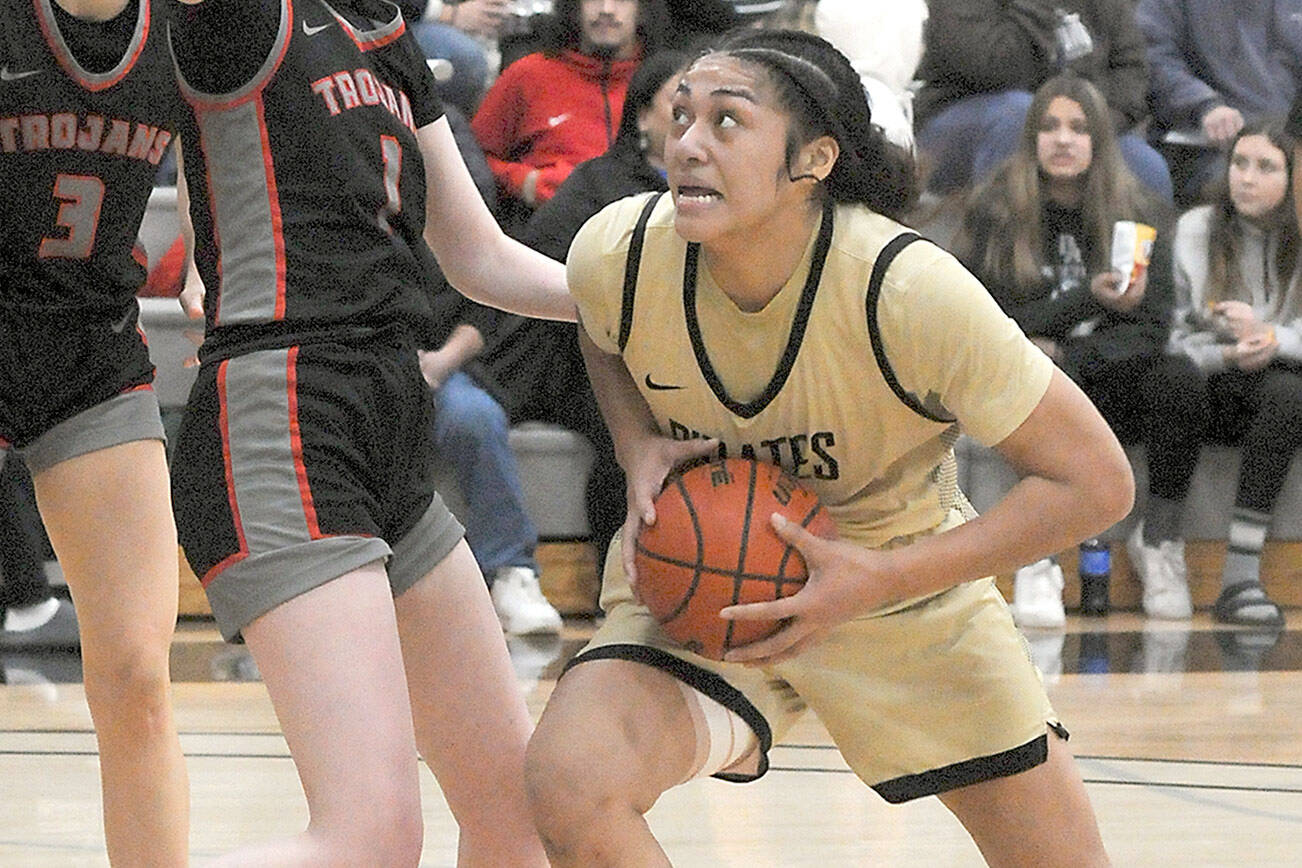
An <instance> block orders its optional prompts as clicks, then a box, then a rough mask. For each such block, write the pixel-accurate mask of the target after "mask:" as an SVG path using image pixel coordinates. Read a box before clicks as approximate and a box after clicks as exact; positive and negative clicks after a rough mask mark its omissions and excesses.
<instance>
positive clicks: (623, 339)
mask: <svg viewBox="0 0 1302 868" xmlns="http://www.w3.org/2000/svg"><path fill="white" fill-rule="evenodd" d="M662 196H664V192H663V191H662V192H660V193H656V194H655V195H654V196H652V197H651V199H650V201H648V202H647V203H646V205H644V206H643V208H642V213H641V214H640V215H638V218H637V225H636V226H634V227H633V237H632V239H630V240H629V242H628V259H626V260H624V300H623V301H622V302H621V305H622V307H620V309H619V351H620V352H621V353H622V352H623V351H624V347H625V346H626V345H627V344H628V333H629V332H631V331H632V330H633V298H634V296H636V295H637V274H638V271H640V270H641V268H642V241H643V239H645V238H646V224H647V222H648V221H649V220H650V219H651V212H652V211H654V210H655V209H656V205H658V204H659V203H660V197H662ZM652 388H655V387H654V386H652Z"/></svg>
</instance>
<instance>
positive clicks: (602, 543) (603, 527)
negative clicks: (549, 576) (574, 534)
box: [493, 323, 627, 563]
mask: <svg viewBox="0 0 1302 868" xmlns="http://www.w3.org/2000/svg"><path fill="white" fill-rule="evenodd" d="M534 328H538V326H534ZM542 329H547V330H548V334H547V341H546V342H545V344H543V345H544V346H545V347H546V349H545V350H541V349H540V347H534V350H535V351H537V352H538V355H536V356H535V357H534V359H533V360H532V362H531V363H529V364H523V365H519V366H517V367H515V368H513V369H512V370H511V372H510V374H509V375H507V376H503V377H501V378H500V381H501V386H500V389H496V390H493V391H494V394H495V395H501V396H502V399H503V400H502V404H503V406H504V407H505V408H506V411H507V416H508V418H509V419H510V421H511V424H512V425H516V424H519V423H520V422H550V423H552V424H554V425H560V426H561V427H563V428H568V429H570V430H571V431H574V432H576V433H578V434H582V435H583V436H584V437H585V438H587V440H588V442H589V443H591V444H592V449H593V453H594V458H593V463H592V472H591V474H590V475H589V477H588V486H587V490H586V492H585V495H586V506H587V516H588V525H589V527H590V528H591V529H592V541H593V543H594V544H595V545H596V548H597V556H598V558H600V559H601V560H600V561H599V562H598V563H602V562H604V559H605V557H606V548H607V547H608V546H609V545H610V540H611V538H612V537H613V536H614V535H615V531H617V530H619V528H620V526H621V525H622V524H623V523H624V516H625V513H626V504H627V497H626V493H625V492H626V487H625V482H624V470H623V468H621V467H620V466H619V463H618V462H617V461H616V460H615V444H614V441H612V440H611V438H610V432H609V431H608V430H607V429H606V422H605V420H604V419H603V418H602V416H601V410H600V408H598V406H597V398H596V396H595V395H593V394H592V385H591V384H590V383H589V382H588V371H587V368H586V367H585V366H584V364H583V355H582V353H581V352H580V350H579V344H578V338H577V334H576V331H575V328H574V326H569V328H568V329H562V328H556V327H554V326H553V325H552V324H550V323H544V324H541V329H540V330H542Z"/></svg>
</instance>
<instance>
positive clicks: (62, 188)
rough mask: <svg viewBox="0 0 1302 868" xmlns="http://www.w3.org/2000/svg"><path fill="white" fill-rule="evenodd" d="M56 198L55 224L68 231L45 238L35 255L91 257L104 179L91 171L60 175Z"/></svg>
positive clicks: (45, 257) (57, 177) (55, 180)
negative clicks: (57, 211) (57, 208)
mask: <svg viewBox="0 0 1302 868" xmlns="http://www.w3.org/2000/svg"><path fill="white" fill-rule="evenodd" d="M54 198H55V199H57V200H59V214H58V216H57V217H56V218H55V221H54V222H55V225H57V226H62V227H64V228H65V229H67V230H68V231H67V234H66V235H64V236H62V237H52V236H46V237H45V238H42V239H41V246H40V247H39V248H38V249H37V251H36V255H37V256H39V257H40V258H41V259H88V258H89V257H90V253H91V250H92V249H94V247H95V233H96V232H97V231H98V230H99V213H100V207H101V206H102V205H103V204H104V182H103V181H101V180H100V179H99V178H96V177H93V176H91V175H57V176H55V179H54Z"/></svg>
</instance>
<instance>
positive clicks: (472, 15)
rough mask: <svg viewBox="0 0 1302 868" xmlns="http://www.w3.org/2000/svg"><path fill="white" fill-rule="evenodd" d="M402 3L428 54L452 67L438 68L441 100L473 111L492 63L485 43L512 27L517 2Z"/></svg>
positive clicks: (408, 0)
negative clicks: (443, 69)
mask: <svg viewBox="0 0 1302 868" xmlns="http://www.w3.org/2000/svg"><path fill="white" fill-rule="evenodd" d="M398 6H399V8H401V9H402V15H403V18H405V19H406V20H407V22H408V25H409V26H410V27H411V33H412V36H414V37H416V42H417V43H419V45H420V47H421V50H422V51H424V52H425V56H426V57H428V58H430V59H431V60H435V59H437V60H444V61H447V63H448V66H449V67H450V68H449V69H448V70H446V71H442V70H440V69H438V68H435V78H436V79H437V80H438V94H439V98H440V99H442V100H443V101H444V103H447V104H451V105H454V106H456V107H457V109H458V110H459V111H460V112H461V113H462V114H464V115H465V116H466V117H470V116H471V115H473V114H474V113H475V109H476V108H478V107H479V101H480V100H481V99H483V96H484V91H485V89H487V87H488V77H489V72H490V67H492V66H493V64H491V63H490V59H489V54H490V52H489V51H487V50H485V46H486V45H488V46H491V45H493V44H494V43H495V42H496V41H497V38H498V37H499V36H501V35H502V31H503V29H504V28H507V27H509V26H511V23H512V18H513V10H514V8H515V0H399V2H398Z"/></svg>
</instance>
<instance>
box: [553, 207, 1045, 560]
mask: <svg viewBox="0 0 1302 868" xmlns="http://www.w3.org/2000/svg"><path fill="white" fill-rule="evenodd" d="M655 196H656V194H650V195H649V196H638V197H632V198H629V199H624V200H621V201H619V202H616V203H614V204H613V205H610V206H609V207H607V208H606V209H604V210H603V211H601V212H600V213H599V214H597V215H596V216H594V217H593V218H592V219H591V220H590V221H589V222H588V223H587V224H586V225H585V226H584V228H583V230H582V231H581V232H580V233H579V235H578V236H577V237H576V238H575V241H574V243H573V246H572V247H571V249H570V254H569V261H568V273H569V282H570V288H571V291H572V292H573V294H574V296H575V298H576V299H577V301H578V304H579V311H580V317H581V322H582V325H583V327H584V328H585V329H586V331H587V333H588V335H589V336H590V337H591V338H592V339H593V341H594V342H595V343H596V344H597V346H598V347H600V348H601V349H602V350H604V351H606V352H609V353H618V354H620V355H621V356H622V358H623V360H624V364H625V365H626V366H627V368H628V370H629V373H630V374H631V375H632V377H633V380H634V382H636V383H637V387H638V389H639V390H640V391H641V393H642V396H643V397H644V398H645V399H646V402H647V404H648V405H649V406H650V408H651V412H652V414H653V415H654V417H655V420H656V423H657V424H658V425H659V427H660V430H661V432H662V433H664V434H665V435H666V436H671V437H674V438H677V439H686V438H692V437H717V438H719V440H720V441H721V443H722V451H723V452H724V453H725V454H726V455H730V456H731V455H743V456H752V457H754V458H756V459H759V460H761V461H766V462H770V463H773V464H778V465H780V466H782V467H783V468H784V469H785V470H787V471H788V472H789V473H791V474H792V475H793V476H795V477H797V478H798V479H800V480H802V481H803V482H804V483H805V484H806V485H808V486H809V487H811V488H812V489H813V490H815V491H816V492H817V493H818V495H819V496H820V497H821V498H822V500H823V502H824V504H825V505H826V506H827V507H828V509H829V511H830V512H831V514H832V516H833V518H834V519H835V520H836V523H837V528H838V530H839V532H840V534H841V536H842V538H845V539H850V540H854V541H856V542H859V543H860V544H862V545H865V546H870V547H878V546H881V545H884V544H886V543H887V542H889V541H890V540H892V539H894V538H897V537H902V536H906V535H912V534H916V533H919V532H923V531H927V530H930V529H933V528H936V527H938V526H939V525H941V524H942V523H946V524H952V523H953V522H954V521H955V520H956V516H955V515H954V512H955V511H959V512H962V513H964V514H965V515H970V507H968V506H967V502H966V500H965V499H964V498H963V496H962V494H961V492H960V491H959V490H958V486H957V476H956V473H955V468H954V453H953V444H954V441H955V439H956V438H957V436H958V432H959V430H960V424H961V425H962V430H965V431H967V432H968V433H969V434H971V435H972V436H973V437H975V438H976V439H977V440H979V441H981V442H983V443H985V444H988V445H993V444H995V443H998V442H999V441H1000V440H1002V439H1003V438H1004V437H1006V436H1007V435H1008V434H1010V433H1011V432H1012V431H1013V430H1014V429H1016V428H1017V426H1019V425H1020V424H1021V423H1022V422H1023V421H1024V420H1025V419H1026V417H1027V416H1028V415H1029V414H1030V413H1031V411H1032V410H1033V409H1034V407H1035V406H1036V404H1038V403H1039V401H1040V398H1041V397H1042V396H1043V394H1044V391H1045V389H1046V388H1047V387H1048V383H1049V377H1050V373H1051V371H1052V363H1051V362H1050V361H1049V359H1048V358H1047V357H1046V356H1045V355H1044V354H1043V353H1041V352H1040V351H1039V350H1038V349H1036V348H1035V346H1034V345H1033V344H1031V343H1030V341H1028V340H1027V339H1026V338H1025V336H1024V335H1023V334H1022V332H1021V331H1020V330H1019V329H1018V327H1017V326H1016V324H1015V323H1013V321H1012V320H1011V319H1009V318H1008V317H1007V316H1005V315H1004V314H1003V312H1002V311H1001V310H1000V309H999V307H998V306H997V305H996V304H995V302H994V301H993V300H992V299H991V297H990V295H989V293H987V292H986V290H985V289H984V288H983V287H982V286H981V284H980V283H979V282H978V281H977V280H976V279H975V278H974V277H972V275H971V274H969V273H968V272H967V271H966V270H965V269H964V268H963V267H962V266H961V265H960V264H959V263H958V262H957V260H955V259H954V258H953V257H952V256H950V255H949V254H947V253H945V252H944V251H942V250H940V249H939V248H938V247H936V246H934V245H932V244H928V243H912V244H910V243H908V242H909V241H911V240H915V239H916V236H913V235H912V233H908V231H907V230H906V229H905V228H904V227H903V226H901V225H900V224H898V223H895V222H893V221H891V220H889V219H887V218H886V217H882V216H880V215H878V214H874V213H872V212H871V211H869V210H868V209H867V208H864V207H859V206H847V205H837V206H831V205H829V206H827V207H826V208H825V209H824V211H823V215H822V219H821V224H820V227H819V229H818V230H816V231H815V233H814V235H813V237H812V238H811V239H810V240H809V243H808V247H807V249H806V252H805V255H804V258H803V260H802V261H801V263H800V265H799V266H798V267H797V269H796V271H795V273H794V274H793V275H792V276H791V278H790V280H789V281H788V282H787V284H786V285H785V286H783V287H782V289H781V290H779V292H778V294H777V295H776V296H775V297H774V298H773V299H772V300H771V301H770V302H769V303H768V304H767V305H765V307H764V308H762V309H761V310H758V311H753V312H748V311H744V310H742V309H740V308H739V307H738V306H737V305H736V304H735V303H734V302H733V301H732V300H731V299H730V298H728V296H726V295H725V294H724V293H723V292H722V290H720V288H719V287H718V286H717V285H716V284H715V283H714V281H713V280H712V279H711V277H710V274H709V271H708V269H707V267H706V263H705V256H704V255H702V253H701V251H700V248H699V246H698V245H695V244H688V243H686V242H685V241H684V240H683V239H682V238H680V237H679V236H678V234H677V233H676V232H675V231H674V206H673V202H672V200H671V197H669V196H663V197H661V198H659V199H656V200H655V201H654V204H651V203H652V200H653V198H654V197H655ZM639 224H641V225H639ZM630 248H632V249H630ZM756 255H757V256H761V255H763V251H761V250H757V251H756ZM879 257H880V258H881V260H882V262H881V267H879V268H878V272H879V273H878V275H877V278H878V279H877V280H876V281H874V280H873V272H874V265H875V264H877V262H878V259H879ZM870 284H871V286H870ZM958 520H961V519H958Z"/></svg>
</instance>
